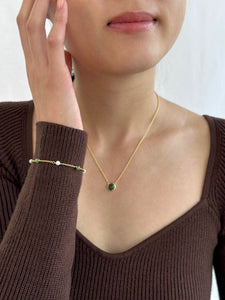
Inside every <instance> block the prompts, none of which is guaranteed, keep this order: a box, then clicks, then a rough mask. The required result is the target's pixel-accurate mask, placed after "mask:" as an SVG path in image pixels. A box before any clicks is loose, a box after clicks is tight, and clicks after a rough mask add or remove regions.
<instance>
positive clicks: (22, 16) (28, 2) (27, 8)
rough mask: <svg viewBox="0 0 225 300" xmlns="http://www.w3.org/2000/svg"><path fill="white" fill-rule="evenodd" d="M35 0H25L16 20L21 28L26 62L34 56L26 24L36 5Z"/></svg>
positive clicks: (21, 39)
mask: <svg viewBox="0 0 225 300" xmlns="http://www.w3.org/2000/svg"><path fill="white" fill-rule="evenodd" d="M34 1H35V0H24V1H23V3H22V5H21V8H20V11H19V13H18V15H17V18H16V22H17V26H18V28H19V34H20V41H21V44H22V47H23V52H24V56H25V58H26V62H27V61H30V60H31V58H32V56H31V49H30V43H29V39H28V35H27V30H26V24H27V20H28V18H29V15H30V12H31V10H32V7H33V5H34Z"/></svg>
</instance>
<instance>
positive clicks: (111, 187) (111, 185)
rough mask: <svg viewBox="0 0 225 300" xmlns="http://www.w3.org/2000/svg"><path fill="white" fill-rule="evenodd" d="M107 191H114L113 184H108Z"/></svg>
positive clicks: (114, 186)
mask: <svg viewBox="0 0 225 300" xmlns="http://www.w3.org/2000/svg"><path fill="white" fill-rule="evenodd" d="M108 189H109V190H110V191H114V190H115V189H116V185H115V183H110V184H109V185H108Z"/></svg>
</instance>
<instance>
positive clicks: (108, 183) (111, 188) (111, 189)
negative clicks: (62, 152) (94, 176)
mask: <svg viewBox="0 0 225 300" xmlns="http://www.w3.org/2000/svg"><path fill="white" fill-rule="evenodd" d="M154 93H155V92H154ZM155 94H156V93H155ZM156 96H157V108H156V111H155V113H154V115H153V118H152V120H151V122H150V124H149V126H148V128H147V130H146V132H145V134H144V136H143V138H142V139H141V140H140V142H139V143H138V145H137V147H136V149H135V151H134V152H133V154H132V155H131V157H130V159H129V160H128V162H127V164H126V166H125V168H124V169H123V171H122V173H121V174H120V176H119V177H118V178H117V179H116V180H115V181H114V183H113V182H112V183H110V182H109V180H108V179H107V177H106V176H105V174H104V172H103V170H102V168H101V167H100V165H99V163H98V162H97V159H96V157H95V156H94V153H93V152H92V150H91V148H90V147H89V145H88V144H87V148H88V150H89V151H90V153H91V156H92V157H93V159H94V161H95V163H96V165H97V167H98V168H99V170H100V172H101V174H102V175H103V177H104V178H105V181H106V183H107V189H108V190H110V191H114V190H115V189H116V184H117V182H118V181H119V180H120V178H121V176H122V175H123V173H124V172H125V171H126V169H127V167H128V165H129V164H130V162H131V160H132V158H133V157H134V155H135V153H136V152H137V150H138V148H139V147H140V145H141V143H142V142H143V141H144V139H145V137H146V135H147V133H148V132H149V130H150V128H151V127H152V124H153V122H154V120H155V118H156V115H157V113H158V111H159V96H158V94H156Z"/></svg>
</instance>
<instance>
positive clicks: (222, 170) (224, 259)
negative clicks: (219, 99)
mask: <svg viewBox="0 0 225 300" xmlns="http://www.w3.org/2000/svg"><path fill="white" fill-rule="evenodd" d="M216 130H217V134H218V139H219V143H218V149H217V151H218V156H217V158H218V160H219V161H218V164H217V177H216V189H215V196H216V199H217V203H218V206H219V207H218V210H219V215H220V216H221V224H222V226H221V231H220V233H219V235H218V245H217V247H216V249H215V252H214V261H213V265H214V270H215V274H216V280H217V284H218V291H219V295H220V299H221V300H222V299H225V120H223V119H219V118H217V122H216Z"/></svg>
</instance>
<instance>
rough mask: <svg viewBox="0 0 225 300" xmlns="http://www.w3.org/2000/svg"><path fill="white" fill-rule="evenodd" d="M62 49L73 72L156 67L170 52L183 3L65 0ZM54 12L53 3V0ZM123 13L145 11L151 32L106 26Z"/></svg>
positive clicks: (121, 71)
mask: <svg viewBox="0 0 225 300" xmlns="http://www.w3.org/2000/svg"><path fill="white" fill-rule="evenodd" d="M67 3H68V23H67V31H66V38H65V46H66V48H67V50H68V51H69V52H70V53H71V55H72V56H73V58H74V62H75V70H76V69H77V67H78V68H81V69H83V70H85V71H97V72H101V73H107V74H109V73H111V74H117V75H118V74H121V75H122V74H130V73H137V72H142V71H144V70H147V69H149V68H152V67H153V66H155V65H156V64H157V63H158V62H159V61H160V60H161V59H162V58H163V57H164V56H165V54H166V53H167V52H168V51H169V50H170V48H171V47H172V46H173V44H174V42H175V41H176V39H177V37H178V34H179V32H180V30H181V27H182V24H183V20H184V15H185V10H186V0H136V1H128V0H124V1H122V0H120V1H119V0H67ZM51 5H52V6H53V10H54V8H55V5H56V1H55V0H52V3H51ZM126 11H146V12H149V13H151V14H152V15H153V16H155V17H156V19H157V23H156V26H155V27H154V29H153V30H149V31H144V32H141V33H136V34H125V33H121V32H116V31H114V30H111V29H110V28H109V27H108V26H107V24H108V22H109V21H110V20H111V19H112V18H113V17H115V16H117V15H119V14H121V13H123V12H126ZM51 19H52V18H51Z"/></svg>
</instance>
